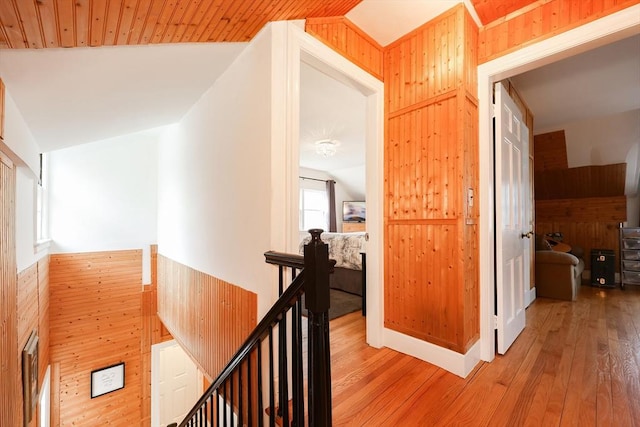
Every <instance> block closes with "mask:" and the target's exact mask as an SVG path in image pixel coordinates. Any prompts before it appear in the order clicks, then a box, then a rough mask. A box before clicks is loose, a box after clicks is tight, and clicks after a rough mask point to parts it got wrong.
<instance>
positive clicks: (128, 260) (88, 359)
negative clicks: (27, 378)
mask: <svg viewBox="0 0 640 427" xmlns="http://www.w3.org/2000/svg"><path fill="white" fill-rule="evenodd" d="M50 293H51V297H50V306H49V309H50V343H51V345H50V351H51V363H52V378H51V382H52V402H51V406H52V420H53V424H52V425H58V423H61V425H86V426H90V425H91V426H93V425H122V426H124V425H140V422H141V402H142V386H141V384H142V377H143V374H142V367H141V342H142V336H141V335H142V332H141V330H142V310H141V299H142V297H141V293H142V251H140V250H128V251H112V252H92V253H76V254H55V255H52V256H51V260H50ZM120 362H124V363H125V387H124V389H122V390H118V391H116V392H113V393H109V394H106V395H103V396H100V397H98V398H95V399H91V395H90V385H91V371H92V370H95V369H99V368H103V367H106V366H109V365H113V364H116V363H120Z"/></svg>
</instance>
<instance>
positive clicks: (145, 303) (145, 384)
mask: <svg viewBox="0 0 640 427" xmlns="http://www.w3.org/2000/svg"><path fill="white" fill-rule="evenodd" d="M141 298H142V339H141V341H140V352H141V354H142V361H141V365H142V369H141V372H142V408H141V409H142V412H141V417H142V422H141V426H147V427H148V426H151V346H152V345H154V344H159V343H162V342H165V341H169V340H172V339H173V337H172V336H171V334H170V333H169V331H168V330H167V328H165V326H164V325H163V324H162V322H161V321H160V318H159V317H158V314H157V313H158V246H157V245H151V284H150V285H149V286H144V290H143V291H142V295H141Z"/></svg>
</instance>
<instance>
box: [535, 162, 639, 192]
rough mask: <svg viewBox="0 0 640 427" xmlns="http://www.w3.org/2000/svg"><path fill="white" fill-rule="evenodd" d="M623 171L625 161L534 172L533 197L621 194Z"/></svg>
mask: <svg viewBox="0 0 640 427" xmlns="http://www.w3.org/2000/svg"><path fill="white" fill-rule="evenodd" d="M626 172H627V164H626V163H617V164H613V165H593V166H582V167H578V168H569V169H556V170H549V171H541V172H536V173H535V186H536V200H551V199H582V198H594V197H600V198H602V197H613V198H615V197H618V196H622V195H624V189H625V181H626Z"/></svg>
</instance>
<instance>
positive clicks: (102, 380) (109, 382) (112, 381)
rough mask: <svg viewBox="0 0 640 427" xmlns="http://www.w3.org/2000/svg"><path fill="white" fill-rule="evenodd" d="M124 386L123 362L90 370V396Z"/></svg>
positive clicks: (100, 394) (99, 394)
mask: <svg viewBox="0 0 640 427" xmlns="http://www.w3.org/2000/svg"><path fill="white" fill-rule="evenodd" d="M121 388H124V362H120V363H118V364H116V365H111V366H107V367H106V368H100V369H96V370H95V371H91V398H92V399H93V398H94V397H98V396H102V395H103V394H107V393H111V392H112V391H116V390H120V389H121Z"/></svg>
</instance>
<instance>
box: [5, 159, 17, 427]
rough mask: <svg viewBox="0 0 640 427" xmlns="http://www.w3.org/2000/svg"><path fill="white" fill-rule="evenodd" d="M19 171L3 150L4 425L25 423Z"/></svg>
mask: <svg viewBox="0 0 640 427" xmlns="http://www.w3.org/2000/svg"><path fill="white" fill-rule="evenodd" d="M15 198H16V170H15V168H14V164H13V162H12V161H11V160H10V159H9V157H7V156H6V155H5V154H4V153H2V151H0V425H1V426H21V425H22V396H21V391H22V386H21V385H20V375H19V371H18V370H19V363H18V359H17V358H16V354H17V352H18V336H17V335H18V316H17V314H16V304H17V302H16V301H17V294H18V291H17V278H16V234H15Z"/></svg>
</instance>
